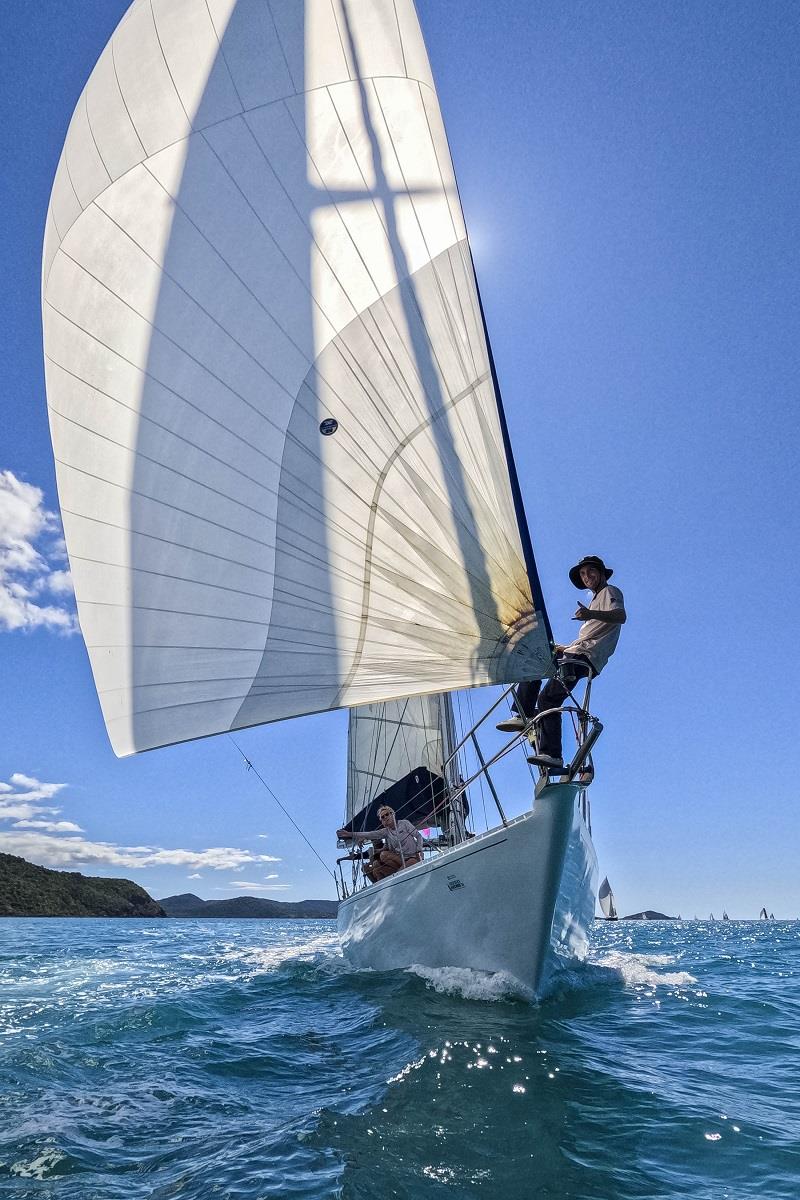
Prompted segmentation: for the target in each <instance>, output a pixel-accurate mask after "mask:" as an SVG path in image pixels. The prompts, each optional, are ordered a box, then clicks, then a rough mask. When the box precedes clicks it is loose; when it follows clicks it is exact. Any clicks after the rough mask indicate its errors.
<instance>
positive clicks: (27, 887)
mask: <svg viewBox="0 0 800 1200" xmlns="http://www.w3.org/2000/svg"><path fill="white" fill-rule="evenodd" d="M338 907H339V902H338V901H337V900H298V901H295V902H293V903H282V902H281V901H279V900H262V899H260V898H258V897H256V896H232V897H231V898H230V899H229V900H201V899H200V897H199V896H195V895H193V894H192V893H191V892H185V893H184V894H183V895H181V896H167V898H166V899H165V900H154V899H153V897H152V896H150V895H148V893H147V892H146V891H145V890H144V888H143V887H139V884H138V883H133V882H132V881H131V880H130V879H106V878H104V877H102V876H95V875H81V874H79V873H78V872H77V871H51V870H50V869H49V868H48V867H37V866H36V865H35V864H34V863H29V862H27V861H26V859H24V858H18V857H17V856H16V855H15V854H0V917H261V918H262V919H263V918H265V917H268V918H270V917H271V918H274V917H283V918H287V917H288V918H292V917H294V918H297V917H307V918H310V919H312V920H320V919H326V918H334V917H335V916H336V910H337V909H338Z"/></svg>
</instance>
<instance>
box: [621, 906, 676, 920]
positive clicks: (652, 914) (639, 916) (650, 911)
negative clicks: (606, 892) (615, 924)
mask: <svg viewBox="0 0 800 1200" xmlns="http://www.w3.org/2000/svg"><path fill="white" fill-rule="evenodd" d="M677 919H678V918H677V917H668V916H667V914H666V913H660V912H656V911H655V909H654V908H646V909H645V910H644V912H638V913H631V914H630V916H628V917H622V920H623V921H677Z"/></svg>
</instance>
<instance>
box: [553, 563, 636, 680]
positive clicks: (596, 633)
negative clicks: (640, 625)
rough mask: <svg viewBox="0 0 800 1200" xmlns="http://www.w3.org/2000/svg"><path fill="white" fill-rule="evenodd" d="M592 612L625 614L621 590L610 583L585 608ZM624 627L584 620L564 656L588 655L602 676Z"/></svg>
mask: <svg viewBox="0 0 800 1200" xmlns="http://www.w3.org/2000/svg"><path fill="white" fill-rule="evenodd" d="M586 607H587V608H588V609H589V611H590V612H612V611H615V610H616V611H618V610H620V609H621V610H622V611H623V612H624V611H625V599H624V597H623V595H622V592H621V591H620V590H619V588H618V587H614V585H613V584H611V583H607V584H606V585H605V587H602V588H601V589H600V591H599V592H598V593H597V595H596V596H592V599H591V601H590V603H589V604H587V605H586ZM621 628H622V626H621V625H612V624H611V623H610V622H609V621H594V620H592V619H591V618H590V619H589V620H588V621H584V622H583V624H582V625H581V627H580V629H579V630H578V636H577V637H576V638H575V641H574V642H572V643H570V645H569V646H565V647H564V653H565V654H585V655H586V657H587V658H588V659H589V662H590V663H591V664H592V666H593V667H594V669H595V673H596V674H598V675H599V674H600V672H601V671H602V669H603V667H604V666H605V665H606V663H607V662H608V660H609V659H610V658H611V655H612V654H613V653H614V651H615V650H616V648H617V642H618V641H619V631H620V629H621Z"/></svg>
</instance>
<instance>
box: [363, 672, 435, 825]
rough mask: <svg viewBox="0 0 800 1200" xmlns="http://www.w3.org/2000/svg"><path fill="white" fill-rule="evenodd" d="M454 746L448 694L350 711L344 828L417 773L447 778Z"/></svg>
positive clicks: (373, 705) (409, 698)
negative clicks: (425, 770) (419, 769)
mask: <svg viewBox="0 0 800 1200" xmlns="http://www.w3.org/2000/svg"><path fill="white" fill-rule="evenodd" d="M453 745H454V734H453V710H452V703H451V700H450V696H449V694H445V695H432V696H409V697H407V698H405V699H403V700H390V701H389V702H388V703H385V704H367V705H362V706H361V707H360V708H354V709H351V710H350V722H349V728H348V739H347V804H346V811H345V824H346V823H347V822H348V821H351V820H352V818H353V817H354V816H355V814H356V813H358V812H360V811H361V810H362V809H363V808H364V807H365V806H366V805H367V804H369V802H370V801H371V800H373V799H374V797H375V796H377V795H378V794H379V793H380V792H383V791H385V790H386V789H387V788H388V787H390V786H391V784H393V783H396V782H397V781H398V780H399V779H403V778H404V777H405V776H406V775H408V774H409V772H411V771H413V770H414V769H415V768H416V767H427V768H428V770H429V771H431V772H432V773H433V774H435V775H444V774H445V763H446V762H447V760H448V758H449V757H450V755H451V753H452V750H453Z"/></svg>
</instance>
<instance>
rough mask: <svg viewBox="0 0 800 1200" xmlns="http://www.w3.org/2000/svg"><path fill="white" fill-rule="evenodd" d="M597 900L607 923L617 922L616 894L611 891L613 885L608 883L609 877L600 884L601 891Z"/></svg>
mask: <svg viewBox="0 0 800 1200" xmlns="http://www.w3.org/2000/svg"><path fill="white" fill-rule="evenodd" d="M597 899H598V900H599V901H600V908H601V909H602V912H603V916H604V917H605V919H606V921H617V920H619V917H618V916H617V907H616V905H615V903H614V893H613V892H612V890H611V884H610V883H609V882H608V876H606V877H605V879H604V880H603V882H602V883H601V884H600V890H599V892H598V893H597Z"/></svg>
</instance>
